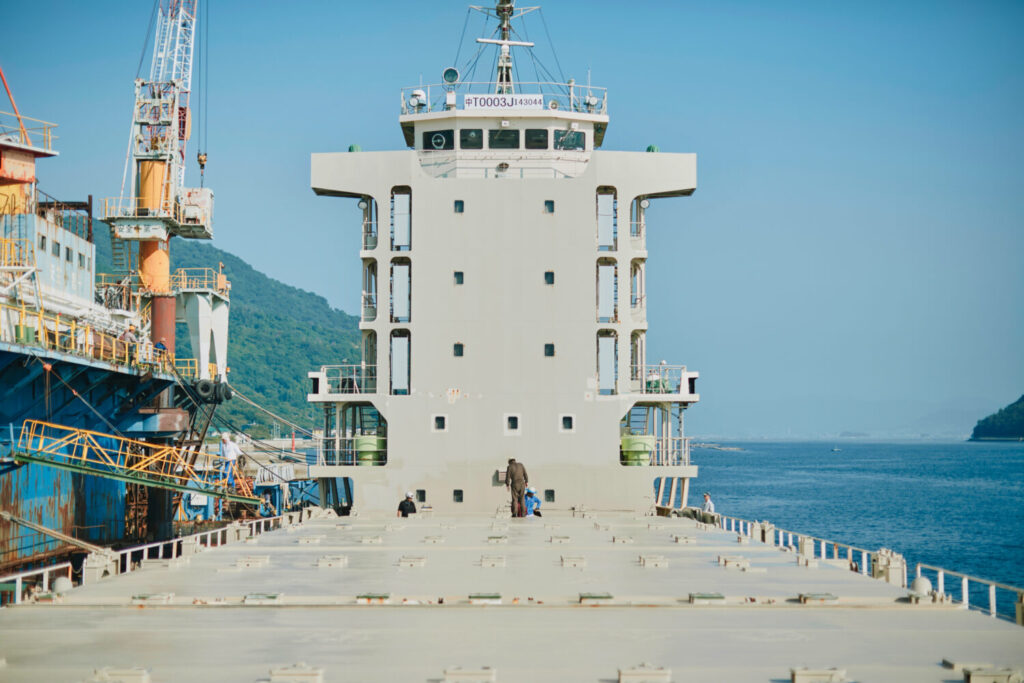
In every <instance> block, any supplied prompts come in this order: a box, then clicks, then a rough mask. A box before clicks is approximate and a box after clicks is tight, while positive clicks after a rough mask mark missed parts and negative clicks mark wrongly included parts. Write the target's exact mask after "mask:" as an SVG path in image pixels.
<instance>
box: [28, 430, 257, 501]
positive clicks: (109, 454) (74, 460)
mask: <svg viewBox="0 0 1024 683" xmlns="http://www.w3.org/2000/svg"><path fill="white" fill-rule="evenodd" d="M13 457H14V459H15V460H19V461H23V462H35V463H39V464H43V465H48V466H51V467H59V468H62V469H67V470H71V471H75V472H82V473H85V474H94V475H97V476H101V477H107V478H111V479H117V480H120V481H125V482H128V483H134V484H143V485H146V486H155V487H158V488H166V489H171V490H175V491H184V492H199V493H206V494H210V495H213V496H217V497H219V498H224V499H226V500H234V501H238V502H243V503H259V499H258V498H255V497H254V496H253V495H252V489H251V488H250V487H249V484H248V482H247V481H246V480H245V478H244V477H243V476H242V473H241V471H240V470H239V469H238V463H237V462H236V461H232V460H227V459H226V458H223V457H222V456H219V455H214V454H213V453H207V452H204V451H198V452H197V451H190V450H182V449H180V448H178V447H176V446H173V445H164V444H154V443H150V442H147V441H138V440H135V439H129V438H127V437H123V436H116V435H113V434H104V433H101V432H94V431H91V430H88V429H77V428H74V427H67V426H65V425H59V424H53V423H50V422H42V421H39V420H25V422H24V423H23V424H22V427H21V434H20V436H19V437H18V446H17V450H16V451H15V452H14V453H13Z"/></svg>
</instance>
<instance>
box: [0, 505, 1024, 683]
mask: <svg viewBox="0 0 1024 683" xmlns="http://www.w3.org/2000/svg"><path fill="white" fill-rule="evenodd" d="M321 515H322V516H321ZM496 536H501V537H504V538H505V539H506V540H505V542H504V543H501V544H495V543H492V542H491V540H490V539H491V538H492V537H496ZM617 537H629V538H631V539H633V542H632V543H629V544H620V543H615V542H614V539H615V538H617ZM679 537H685V538H687V539H689V541H688V542H686V543H680V542H678V541H677V538H679ZM236 538H237V540H233V541H232V542H230V543H227V544H226V545H223V546H222V547H217V548H209V549H206V550H205V551H204V552H200V553H198V554H192V555H190V556H188V557H186V558H184V559H183V561H179V562H176V563H173V566H172V565H171V564H170V563H162V564H161V563H156V562H152V563H149V564H146V565H145V566H143V567H142V568H141V571H133V572H131V573H130V574H127V575H121V576H118V577H116V578H114V579H106V580H102V581H98V582H95V583H92V584H87V585H85V586H82V587H80V588H76V589H74V590H72V591H69V592H67V593H64V594H63V595H51V594H49V593H47V594H45V595H41V596H40V599H36V600H30V601H26V602H24V603H22V604H20V605H17V606H14V607H13V608H12V609H9V610H5V611H4V613H3V616H2V618H0V659H5V660H6V663H7V666H6V668H4V669H3V670H2V673H3V676H4V680H5V681H12V682H16V681H35V680H90V679H89V678H88V677H89V676H91V675H93V672H94V671H102V670H104V669H107V670H109V671H117V670H125V669H131V668H132V667H138V668H140V669H141V670H145V672H144V673H145V675H146V676H148V678H137V679H132V680H151V681H159V680H168V681H170V680H217V681H245V682H247V683H249V682H252V681H257V680H266V679H268V677H269V672H270V670H272V669H275V670H276V669H283V668H284V667H296V666H300V668H299V669H296V670H302V669H301V667H305V669H306V670H309V671H312V672H314V673H316V672H319V675H320V676H321V677H320V678H295V679H294V680H304V681H305V680H310V681H312V680H323V681H335V680H337V681H342V680H407V681H428V680H453V681H455V680H496V681H519V680H530V681H538V682H546V681H559V682H563V681H603V680H627V681H628V680H672V681H691V680H692V681H713V680H714V681H726V680H727V681H770V680H807V681H811V680H829V679H827V678H824V679H823V678H813V677H809V676H810V674H811V673H812V672H815V671H818V672H822V671H825V672H827V671H833V672H844V673H843V676H842V677H836V678H834V679H832V680H850V681H881V682H887V681H892V682H896V681H900V682H904V681H935V682H939V681H946V680H953V679H960V678H961V677H963V676H964V672H963V670H962V669H965V668H966V669H972V670H976V671H977V672H978V675H979V676H980V673H981V672H982V671H983V670H999V669H1004V670H1007V671H1009V672H1011V673H1012V672H1013V671H1014V670H1021V669H1024V629H1022V628H1021V627H1019V626H1017V625H1015V624H1013V623H1009V622H1007V621H1005V620H1002V619H993V618H990V617H988V616H987V615H985V614H983V613H980V612H976V611H972V610H966V609H963V608H962V605H960V604H959V603H952V602H949V601H942V600H940V601H931V600H921V601H912V600H909V599H908V591H907V589H906V588H903V587H901V586H899V585H893V584H891V583H889V582H887V581H884V580H876V579H872V578H870V577H869V576H865V575H863V574H860V573H858V572H853V571H850V570H849V568H847V567H846V566H842V564H841V563H834V562H821V563H820V564H817V565H816V566H815V565H808V564H807V563H803V564H801V563H798V561H797V558H798V557H799V556H800V553H799V552H797V551H795V550H789V549H780V548H779V547H778V546H776V545H773V544H772V543H763V542H761V541H760V540H758V539H751V540H750V542H749V543H745V544H738V543H737V534H736V532H734V531H731V530H726V529H722V528H720V527H715V526H709V525H705V524H701V523H699V522H697V521H695V520H691V519H685V518H676V517H672V518H658V517H641V516H634V515H611V514H608V515H598V516H593V515H588V516H587V517H583V516H575V517H574V516H572V515H571V514H570V513H568V512H566V513H560V514H552V515H549V516H545V517H544V518H543V519H539V518H538V519H525V520H517V519H507V518H488V517H442V516H434V517H426V518H415V517H410V518H407V519H395V518H394V517H383V516H381V517H374V516H369V517H363V516H359V517H350V518H349V517H335V516H334V515H333V514H331V513H330V512H326V513H317V514H314V515H312V518H311V519H307V520H306V521H304V522H302V523H301V524H290V525H284V526H283V527H282V528H279V529H277V530H275V531H270V532H266V533H263V534H258V535H255V536H250V535H249V533H245V534H242V535H240V536H232V539H236ZM554 539H558V541H557V542H556V541H555V540H554ZM566 558H568V561H567V559H566ZM140 605H142V606H144V607H145V609H140ZM242 624H244V627H242ZM142 632H144V633H146V639H145V644H144V646H140V645H139V644H138V639H137V637H138V634H139V633H142ZM225 634H230V635H229V636H226V635H225ZM553 643H557V644H558V645H557V646H552V644H553ZM944 661H945V662H946V666H945V667H944V666H943V662H944ZM644 666H646V667H648V668H649V669H650V670H651V671H648V673H649V674H651V675H663V674H664V672H669V674H668V675H669V676H670V677H664V678H643V679H637V678H629V677H628V674H629V673H630V672H635V671H642V670H643V667H644ZM948 667H958V668H959V669H961V670H959V671H954V670H952V669H951V668H948ZM485 670H486V671H489V673H487V674H486V675H489V676H493V678H488V679H481V678H457V677H455V676H454V672H457V671H458V672H467V671H477V672H481V671H485ZM793 670H795V671H796V675H797V676H800V677H798V678H791V675H793ZM446 671H448V672H449V674H448V678H446V673H445V672H446ZM657 671H661V672H662V673H661V674H657ZM140 675H142V674H140ZM822 675H825V674H822ZM828 675H832V674H828ZM282 680H292V679H282ZM984 680H998V679H984ZM1002 680H1012V679H1008V678H1007V679H1002Z"/></svg>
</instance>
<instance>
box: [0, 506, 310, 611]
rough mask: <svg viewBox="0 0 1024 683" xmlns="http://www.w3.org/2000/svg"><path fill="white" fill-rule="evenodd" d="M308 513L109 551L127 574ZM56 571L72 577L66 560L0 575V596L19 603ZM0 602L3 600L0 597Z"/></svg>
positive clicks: (301, 518) (295, 520)
mask: <svg viewBox="0 0 1024 683" xmlns="http://www.w3.org/2000/svg"><path fill="white" fill-rule="evenodd" d="M311 517H312V509H311V508H305V509H302V510H297V511H295V512H286V513H284V514H281V515H278V516H276V517H264V518H261V519H253V520H247V521H240V522H234V523H232V524H228V525H226V526H223V527H221V528H219V529H211V530H209V531H201V532H199V533H195V534H190V535H188V536H181V537H179V538H171V539H167V540H166V541H157V542H155V543H146V544H144V545H137V546H131V547H129V548H124V549H121V550H110V551H109V552H110V553H111V555H112V556H113V557H115V558H116V560H117V571H118V573H119V574H127V573H130V572H132V571H133V570H135V569H137V568H138V567H140V566H141V565H142V562H144V561H145V560H173V559H177V558H179V557H182V556H185V555H191V554H194V553H195V552H199V551H201V550H203V549H206V548H217V547H220V546H222V545H228V544H230V543H235V542H240V541H244V540H245V539H246V538H254V537H256V536H258V535H259V534H262V533H265V532H267V531H273V530H274V529H280V528H281V527H283V526H286V525H291V524H297V523H299V522H302V521H305V520H308V519H310V518H311ZM59 575H63V576H67V577H68V578H69V579H70V578H71V577H72V567H71V563H70V562H62V563H60V564H54V565H51V566H48V567H40V568H38V569H31V570H28V571H23V572H18V573H16V574H9V575H6V576H0V597H2V596H3V595H5V594H13V600H12V602H13V603H14V604H16V605H17V604H21V603H22V602H23V601H24V600H25V599H26V598H28V597H31V594H33V593H36V592H38V591H41V592H47V591H49V590H50V586H51V583H52V580H53V578H56V576H59ZM0 604H3V602H2V601H0Z"/></svg>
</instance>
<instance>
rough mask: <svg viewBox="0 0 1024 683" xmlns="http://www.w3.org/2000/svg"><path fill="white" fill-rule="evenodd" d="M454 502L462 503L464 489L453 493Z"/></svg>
mask: <svg viewBox="0 0 1024 683" xmlns="http://www.w3.org/2000/svg"><path fill="white" fill-rule="evenodd" d="M452 502H453V503H461V502H462V489H455V490H454V491H452Z"/></svg>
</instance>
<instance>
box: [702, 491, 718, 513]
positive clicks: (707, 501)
mask: <svg viewBox="0 0 1024 683" xmlns="http://www.w3.org/2000/svg"><path fill="white" fill-rule="evenodd" d="M700 511H701V512H706V513H708V514H709V515H713V514H715V503H714V501H712V500H711V494H710V493H708V492H707V491H705V492H704V505H703V507H701V509H700Z"/></svg>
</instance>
